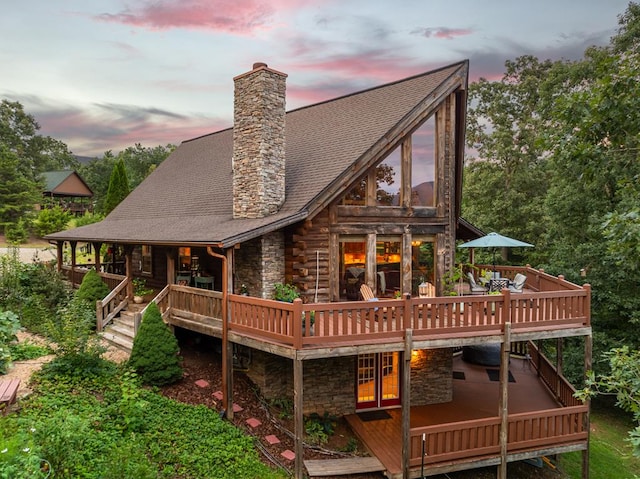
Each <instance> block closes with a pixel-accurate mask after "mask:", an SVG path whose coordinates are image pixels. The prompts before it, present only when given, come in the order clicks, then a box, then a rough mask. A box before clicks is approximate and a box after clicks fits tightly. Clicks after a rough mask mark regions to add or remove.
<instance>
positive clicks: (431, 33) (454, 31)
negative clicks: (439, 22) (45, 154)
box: [411, 27, 473, 40]
mask: <svg viewBox="0 0 640 479" xmlns="http://www.w3.org/2000/svg"><path fill="white" fill-rule="evenodd" d="M411 33H412V34H414V35H420V36H423V37H425V38H440V39H444V40H451V39H453V38H455V37H463V36H466V35H471V34H472V33H473V31H472V30H470V29H468V28H449V27H432V28H418V29H416V30H413V31H412V32H411Z"/></svg>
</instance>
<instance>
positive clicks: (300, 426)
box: [293, 354, 304, 479]
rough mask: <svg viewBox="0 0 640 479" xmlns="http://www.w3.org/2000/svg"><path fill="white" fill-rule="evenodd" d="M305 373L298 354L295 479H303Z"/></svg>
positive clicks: (296, 366)
mask: <svg viewBox="0 0 640 479" xmlns="http://www.w3.org/2000/svg"><path fill="white" fill-rule="evenodd" d="M303 375H304V371H303V363H302V360H301V359H300V358H299V357H298V355H297V354H296V357H295V358H293V411H294V415H295V418H294V420H295V426H294V428H295V446H294V449H295V451H294V453H295V455H296V457H295V464H294V477H295V478H296V479H303V477H304V474H303V467H302V466H303V464H304V448H303V445H302V440H303V433H304V416H303V414H302V412H303V407H304V406H303V404H304V402H303V397H302V393H303V384H304V376H303Z"/></svg>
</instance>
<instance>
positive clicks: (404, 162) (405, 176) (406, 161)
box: [400, 135, 413, 208]
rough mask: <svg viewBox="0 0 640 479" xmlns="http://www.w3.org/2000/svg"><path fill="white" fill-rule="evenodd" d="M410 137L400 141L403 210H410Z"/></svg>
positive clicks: (401, 201) (411, 155)
mask: <svg viewBox="0 0 640 479" xmlns="http://www.w3.org/2000/svg"><path fill="white" fill-rule="evenodd" d="M412 157H413V152H412V136H411V135H407V136H406V137H405V138H404V140H403V141H402V145H401V150H400V168H401V173H402V174H401V180H400V181H401V184H400V204H401V205H402V206H403V207H405V208H411V165H412Z"/></svg>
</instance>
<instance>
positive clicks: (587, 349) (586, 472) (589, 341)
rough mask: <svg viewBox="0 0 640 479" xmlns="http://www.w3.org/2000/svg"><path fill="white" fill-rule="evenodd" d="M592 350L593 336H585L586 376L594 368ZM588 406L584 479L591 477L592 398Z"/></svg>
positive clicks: (583, 459) (583, 467)
mask: <svg viewBox="0 0 640 479" xmlns="http://www.w3.org/2000/svg"><path fill="white" fill-rule="evenodd" d="M592 352H593V338H592V337H591V335H589V336H585V338H584V372H585V376H586V373H587V371H591V370H592V369H593V364H592V359H591V357H592ZM587 406H589V410H588V411H587V414H586V415H585V417H584V420H583V421H584V423H583V427H584V429H585V431H587V449H586V450H584V451H582V479H589V448H590V445H591V400H590V399H587Z"/></svg>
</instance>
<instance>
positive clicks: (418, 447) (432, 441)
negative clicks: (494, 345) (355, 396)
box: [346, 346, 588, 478]
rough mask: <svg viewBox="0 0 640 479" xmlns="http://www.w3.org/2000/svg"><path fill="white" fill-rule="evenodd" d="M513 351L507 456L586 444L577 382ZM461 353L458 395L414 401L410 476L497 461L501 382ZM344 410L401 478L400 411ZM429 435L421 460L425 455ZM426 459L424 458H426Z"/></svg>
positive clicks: (456, 369) (394, 475) (580, 447)
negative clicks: (422, 402) (428, 401)
mask: <svg viewBox="0 0 640 479" xmlns="http://www.w3.org/2000/svg"><path fill="white" fill-rule="evenodd" d="M531 352H533V355H532V356H531V357H530V358H529V357H514V356H512V357H511V360H510V363H509V386H508V400H507V411H508V427H507V431H508V432H507V439H506V440H507V444H506V446H507V447H506V458H507V461H509V462H511V461H517V460H523V459H528V458H535V457H540V456H543V455H551V454H556V453H563V452H569V451H575V450H583V451H584V450H586V448H587V438H588V422H587V412H588V406H587V405H584V404H582V403H580V402H579V401H578V400H576V399H575V398H573V397H572V393H573V388H572V387H571V386H570V385H569V384H568V382H567V381H566V380H565V379H564V378H563V377H562V375H559V374H557V371H556V370H555V368H554V367H553V366H552V365H551V364H550V363H549V361H547V360H546V358H544V357H542V356H539V355H538V354H537V350H536V349H535V347H533V346H531ZM488 369H493V370H496V369H497V368H492V367H487V366H482V365H477V364H471V363H469V362H466V361H464V360H463V359H462V356H461V355H458V356H456V357H455V358H454V369H453V371H454V379H453V400H452V401H451V402H448V403H443V404H432V405H426V406H411V407H410V413H409V434H410V447H409V451H408V452H409V460H410V466H409V476H408V477H421V475H422V474H424V475H425V476H433V475H437V474H443V473H447V472H453V471H458V470H464V469H470V468H477V467H481V466H491V465H499V464H500V455H501V454H500V451H501V441H500V424H501V416H500V395H501V384H500V381H496V380H494V379H495V377H493V378H491V377H490V375H489V374H488V372H487V370H488ZM381 412H382V414H377V415H374V416H373V419H371V416H368V415H367V414H366V413H365V414H351V415H349V416H346V419H347V421H348V423H349V424H350V426H351V428H352V429H353V431H354V432H355V433H356V434H357V435H358V436H359V437H360V439H361V440H362V441H363V442H364V444H365V445H366V447H367V448H368V450H369V452H370V453H371V454H372V455H373V456H375V457H376V458H377V459H378V460H379V461H380V462H381V463H382V464H383V465H384V467H385V470H386V474H387V476H388V477H391V478H400V477H403V472H404V468H403V449H402V444H403V427H402V425H403V420H404V419H403V411H402V409H401V408H396V409H387V410H384V411H381ZM423 439H424V446H425V447H424V458H423V455H422V454H423V449H422V445H423ZM423 459H424V461H423Z"/></svg>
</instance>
